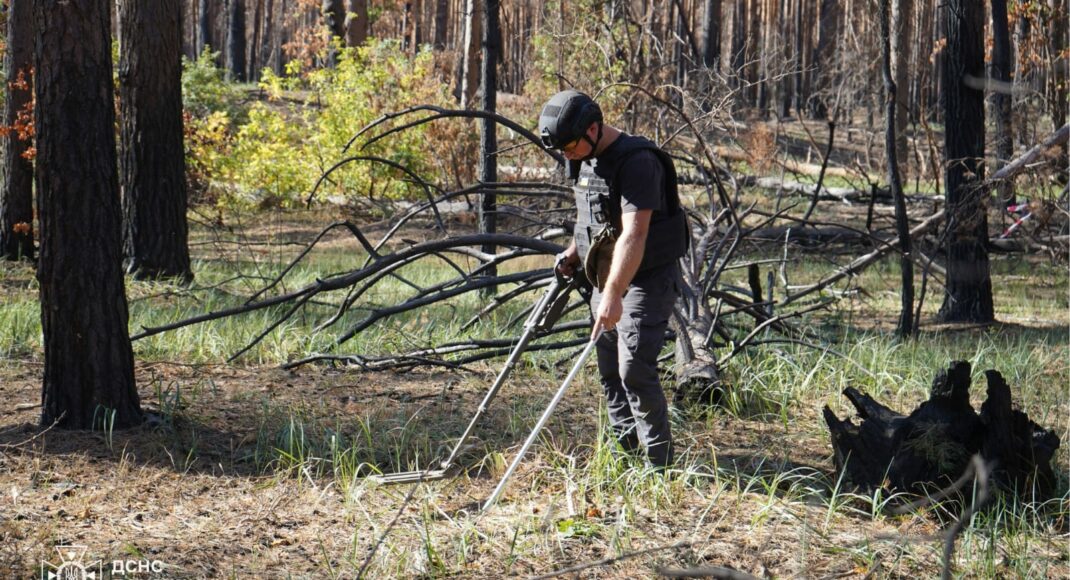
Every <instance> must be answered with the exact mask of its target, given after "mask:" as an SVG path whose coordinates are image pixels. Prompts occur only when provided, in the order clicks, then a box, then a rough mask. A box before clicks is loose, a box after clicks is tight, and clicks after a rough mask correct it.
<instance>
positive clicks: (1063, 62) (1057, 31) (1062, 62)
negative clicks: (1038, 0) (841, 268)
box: [1048, 0, 1070, 129]
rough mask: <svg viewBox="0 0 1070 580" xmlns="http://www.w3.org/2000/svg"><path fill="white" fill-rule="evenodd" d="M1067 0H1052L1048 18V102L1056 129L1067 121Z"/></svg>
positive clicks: (1068, 75)
mask: <svg viewBox="0 0 1070 580" xmlns="http://www.w3.org/2000/svg"><path fill="white" fill-rule="evenodd" d="M1066 19H1067V10H1066V0H1050V17H1049V19H1048V27H1049V28H1048V42H1050V43H1051V55H1052V56H1051V58H1050V60H1049V62H1051V71H1050V73H1049V75H1048V103H1049V107H1050V111H1051V119H1052V126H1053V128H1055V129H1058V128H1059V127H1062V126H1063V125H1064V124H1065V123H1066V107H1067V105H1066V103H1067V94H1068V92H1070V87H1068V86H1067V78H1068V77H1070V72H1068V71H1067V69H1068V68H1070V62H1068V61H1070V58H1068V56H1067V55H1066V51H1067V23H1066Z"/></svg>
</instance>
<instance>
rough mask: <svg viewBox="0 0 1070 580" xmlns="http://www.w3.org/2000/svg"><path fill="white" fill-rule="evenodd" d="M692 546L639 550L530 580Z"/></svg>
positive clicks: (680, 545)
mask: <svg viewBox="0 0 1070 580" xmlns="http://www.w3.org/2000/svg"><path fill="white" fill-rule="evenodd" d="M691 544H692V543H691V542H680V543H678V544H673V545H671V546H658V547H656V548H647V549H646V550H639V551H638V552H628V553H627V554H622V555H620V556H617V557H615V558H605V559H602V560H598V561H596V562H588V563H586V564H580V565H578V566H571V567H569V568H562V569H560V570H556V571H554V572H550V573H549V574H542V575H541V576H532V577H531V578H529V579H528V580H547V579H548V578H556V577H558V576H563V575H565V574H574V573H576V572H582V571H583V570H588V569H591V568H601V567H603V566H609V565H611V564H616V563H617V562H621V561H624V560H630V559H632V558H638V557H639V556H645V555H647V554H653V553H654V552H661V551H664V550H677V549H680V548H690V547H691ZM658 573H659V574H660V573H662V572H661V570H660V569H659V570H658Z"/></svg>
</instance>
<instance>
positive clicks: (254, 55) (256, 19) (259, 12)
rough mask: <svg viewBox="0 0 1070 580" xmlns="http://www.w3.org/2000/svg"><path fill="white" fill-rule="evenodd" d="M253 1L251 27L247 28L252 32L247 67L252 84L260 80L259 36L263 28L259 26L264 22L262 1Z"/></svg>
mask: <svg viewBox="0 0 1070 580" xmlns="http://www.w3.org/2000/svg"><path fill="white" fill-rule="evenodd" d="M255 1H256V4H255V7H254V8H253V23H252V26H250V27H249V28H250V29H251V32H252V38H251V39H250V42H249V66H248V68H247V70H248V75H249V77H248V78H249V80H250V81H252V82H254V83H255V82H257V81H259V80H260V69H261V64H260V59H261V55H260V45H261V41H260V35H261V34H262V32H263V26H261V24H262V23H263V22H264V0H255Z"/></svg>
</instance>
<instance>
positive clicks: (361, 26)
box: [345, 0, 368, 46]
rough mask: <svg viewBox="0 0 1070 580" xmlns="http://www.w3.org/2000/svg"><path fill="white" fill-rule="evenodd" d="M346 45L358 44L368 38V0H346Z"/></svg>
mask: <svg viewBox="0 0 1070 580" xmlns="http://www.w3.org/2000/svg"><path fill="white" fill-rule="evenodd" d="M346 3H347V5H348V6H347V8H346V18H345V29H346V46H360V45H362V44H364V42H365V41H366V40H368V0H347V2H346Z"/></svg>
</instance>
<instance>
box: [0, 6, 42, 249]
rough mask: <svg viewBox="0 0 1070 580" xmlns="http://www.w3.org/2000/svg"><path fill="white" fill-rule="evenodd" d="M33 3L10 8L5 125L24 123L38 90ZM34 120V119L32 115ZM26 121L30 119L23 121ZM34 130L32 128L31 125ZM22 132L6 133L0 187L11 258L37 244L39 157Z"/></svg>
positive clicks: (0, 223)
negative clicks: (22, 116)
mask: <svg viewBox="0 0 1070 580" xmlns="http://www.w3.org/2000/svg"><path fill="white" fill-rule="evenodd" d="M32 23H33V3H32V0H9V2H8V9H7V50H6V51H5V52H4V70H5V71H7V72H6V78H7V87H8V92H7V99H5V100H4V126H6V127H15V126H16V125H20V123H19V121H18V115H19V112H20V111H26V106H27V104H29V102H30V101H31V99H32V97H33V95H32V93H31V92H30V91H31V90H33V73H32V72H31V68H32V66H33V27H32ZM27 120H28V119H27ZM22 124H25V123H22ZM27 129H28V128H27ZM19 133H20V131H18V130H16V131H7V132H5V133H4V134H3V137H2V139H3V152H4V165H3V169H2V170H3V176H4V179H3V184H0V187H2V188H3V189H2V190H0V253H2V255H3V257H4V258H5V259H8V260H30V261H32V260H33V258H34V247H33V161H31V160H29V159H27V158H26V157H24V156H23V155H24V154H25V152H26V150H27V149H29V146H30V139H31V137H30V136H29V135H26V134H23V135H21V136H20V135H19Z"/></svg>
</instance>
